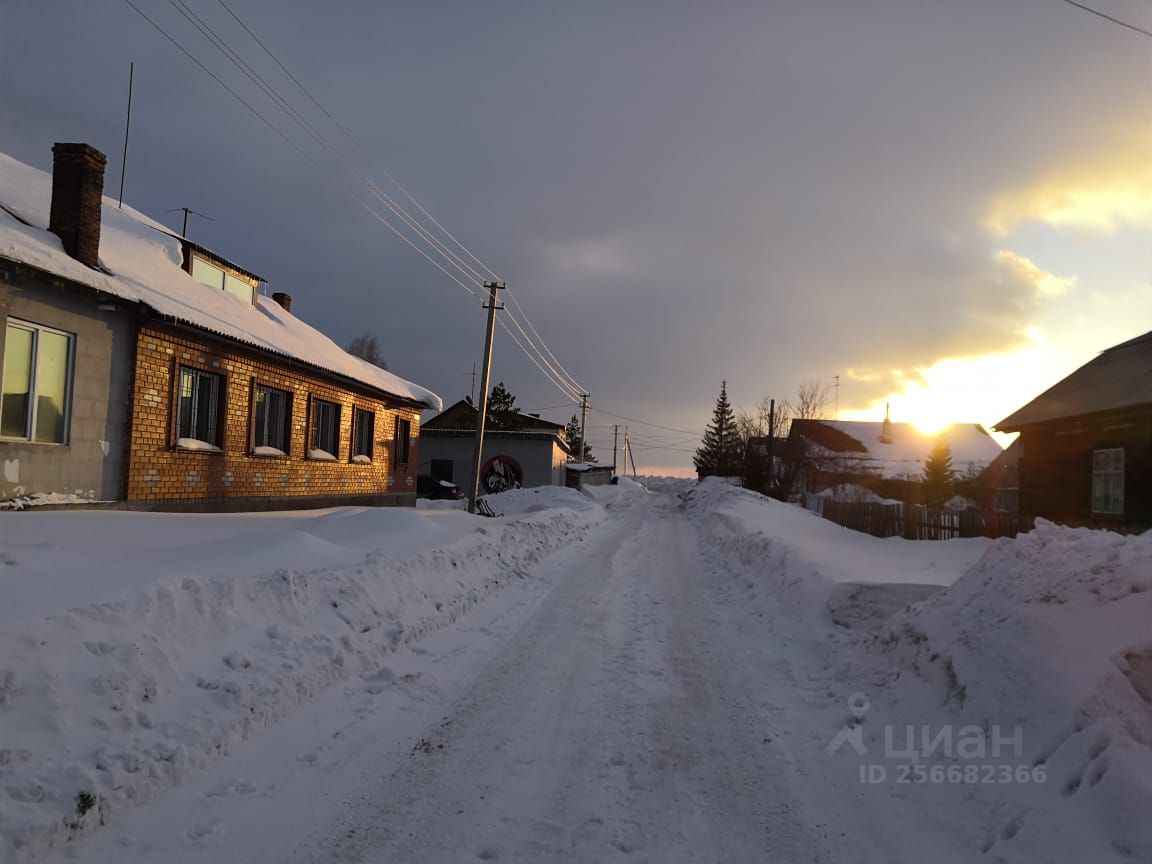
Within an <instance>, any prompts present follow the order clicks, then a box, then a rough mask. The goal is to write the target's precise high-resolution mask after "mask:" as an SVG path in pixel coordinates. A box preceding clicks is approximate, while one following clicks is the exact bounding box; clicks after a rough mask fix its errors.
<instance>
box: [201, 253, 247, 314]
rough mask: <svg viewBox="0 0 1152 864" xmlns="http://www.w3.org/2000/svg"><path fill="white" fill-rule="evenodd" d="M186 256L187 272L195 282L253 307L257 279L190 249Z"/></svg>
mask: <svg viewBox="0 0 1152 864" xmlns="http://www.w3.org/2000/svg"><path fill="white" fill-rule="evenodd" d="M187 255H188V260H189V265H190V266H189V268H188V269H189V272H190V273H191V274H192V278H193V279H195V280H196V281H197V282H199V283H200V284H202V285H207V286H208V287H209V288H217V289H219V290H221V291H227V292H228V293H229V294H234V295H235V296H237V297H239V298H240V299H241V300H244V301H245V302H246V303H251V304H253V305H255V303H256V295H257V294H258V293H259V291H260V280H259V279H257V278H255V277H253V276H251V275H249V274H247V273H245V272H243V271H242V270H239V269H236V268H233V267H229V266H228V265H227V264H224V263H222V262H219V261H213V260H211V259H210V258H208V257H207V256H205V255H202V254H201V253H200V252H198V251H195V250H192V249H189V250H188V252H187Z"/></svg>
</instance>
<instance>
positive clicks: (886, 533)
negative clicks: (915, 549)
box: [807, 499, 1033, 540]
mask: <svg viewBox="0 0 1152 864" xmlns="http://www.w3.org/2000/svg"><path fill="white" fill-rule="evenodd" d="M807 506H808V507H809V509H810V510H813V511H815V512H817V513H819V514H821V515H822V516H823V517H824V518H825V519H828V520H830V521H832V522H835V523H836V524H837V525H843V526H844V527H845V528H851V529H852V530H853V531H861V532H863V533H865V534H871V535H872V536H873V537H904V538H906V539H908V540H951V539H953V538H955V537H1015V536H1016V535H1017V534H1020V533H1023V532H1026V531H1030V530H1032V524H1033V520H1032V519H1031V518H1030V517H1026V516H1019V515H1017V514H1015V513H999V512H995V511H981V510H976V509H971V510H930V509H928V508H927V507H924V506H922V505H919V504H911V505H906V504H902V503H899V502H894V503H891V504H878V503H870V502H855V501H831V500H828V499H821V500H820V501H819V503H817V502H815V501H812V502H811V503H809V504H808V505H807Z"/></svg>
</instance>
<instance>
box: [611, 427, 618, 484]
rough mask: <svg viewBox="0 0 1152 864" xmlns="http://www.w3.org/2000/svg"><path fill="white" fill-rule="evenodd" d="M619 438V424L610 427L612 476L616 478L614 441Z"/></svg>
mask: <svg viewBox="0 0 1152 864" xmlns="http://www.w3.org/2000/svg"><path fill="white" fill-rule="evenodd" d="M619 437H620V424H619V423H614V424H613V425H612V476H616V439H617V438H619Z"/></svg>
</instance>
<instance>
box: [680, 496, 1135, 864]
mask: <svg viewBox="0 0 1152 864" xmlns="http://www.w3.org/2000/svg"><path fill="white" fill-rule="evenodd" d="M682 498H683V502H684V503H683V506H684V507H685V508H687V509H690V510H692V511H694V512H696V513H698V514H699V515H700V517H701V521H700V524H701V526H702V529H703V530H702V532H701V535H702V542H703V543H704V544H705V546H706V547H707V548H708V549H709V551H710V552H711V554H712V556H713V557H714V559H715V561H716V562H717V566H716V568H715V570H714V572H713V583H714V586H715V589H716V592H717V596H718V597H720V598H721V599H722V600H724V601H726V602H732V603H735V604H738V605H739V606H740V607H741V608H743V609H745V610H746V611H747V614H748V615H749V617H750V619H751V622H752V623H751V624H750V625H749V629H748V631H747V638H749V639H762V640H764V642H765V643H766V644H768V643H770V644H771V649H772V653H774V654H776V655H779V656H780V657H782V658H787V661H786V662H788V663H789V665H790V666H791V667H792V669H793V672H794V674H795V675H796V677H797V678H798V679H800V680H805V681H807V682H808V688H809V691H810V693H811V696H810V697H809V702H808V704H807V707H806V708H805V712H806V716H807V717H808V721H809V723H810V724H811V727H812V729H813V732H812V735H813V737H814V738H815V739H816V740H817V742H818V744H819V746H820V747H821V748H822V749H823V748H824V746H825V745H828V746H829V747H830V750H829V753H828V755H829V759H830V760H831V761H830V764H826V765H816V766H811V765H809V766H806V768H805V773H806V774H813V775H815V776H818V777H819V778H820V781H819V782H820V783H822V784H824V785H826V786H828V787H829V788H832V787H836V786H839V787H840V788H841V789H842V790H843V793H844V794H846V795H851V796H855V797H856V798H857V800H860V801H861V802H862V803H863V804H868V805H876V806H877V810H878V812H880V813H882V814H883V816H884V818H893V814H901V815H900V817H899V818H901V819H903V820H905V821H907V822H909V823H912V822H914V823H915V824H916V825H917V826H919V827H918V830H919V831H921V832H922V833H923V834H924V835H926V836H928V837H934V838H936V840H935V842H934V844H933V847H932V850H931V851H932V854H927V853H926V852H925V854H924V855H923V859H924V860H941V861H953V860H965V859H964V854H966V853H965V852H964V850H970V851H971V853H972V856H973V857H972V858H969V859H968V860H973V859H974V857H975V856H979V855H982V854H987V855H989V856H990V858H989V860H994V861H1020V862H1032V861H1054V862H1065V861H1067V862H1081V861H1092V862H1094V864H1095V862H1109V861H1115V862H1129V861H1152V821H1150V820H1149V819H1148V815H1149V814H1152V532H1149V533H1146V534H1144V535H1142V536H1121V535H1118V534H1114V533H1109V532H1105V531H1090V530H1087V529H1071V528H1064V527H1061V526H1057V525H1053V524H1051V523H1045V522H1041V523H1040V524H1038V525H1037V527H1036V529H1035V530H1034V531H1032V532H1030V533H1028V534H1025V535H1021V536H1020V537H1019V538H1017V539H1015V540H997V541H992V542H989V541H979V540H977V541H967V540H965V541H957V540H950V541H936V542H933V541H921V542H915V541H905V540H901V539H898V538H891V539H886V540H877V539H875V538H872V537H868V536H866V535H862V534H858V533H856V532H851V531H847V530H846V529H843V528H841V527H839V526H837V525H834V524H833V523H831V522H827V521H825V520H822V519H820V518H819V517H817V516H815V515H814V514H811V513H808V512H807V511H804V510H801V509H800V508H797V507H791V506H789V505H784V504H780V503H779V502H775V501H770V500H767V499H764V498H762V497H761V496H757V495H754V494H753V493H749V492H746V491H744V490H739V489H733V488H732V487H730V486H727V485H725V484H722V483H711V482H705V483H701V484H699V485H698V486H696V487H693V488H691V489H689V490H687V491H685V493H684V494H683V495H682ZM886 572H887V573H888V574H889V576H890V581H891V582H893V583H898V584H892V585H885V584H882V583H883V581H884V574H885V573H886ZM853 581H858V582H864V583H870V584H865V585H846V584H838V583H851V582H853ZM925 582H934V583H936V585H937V586H938V587H930V586H926V585H916V584H915V583H925ZM909 583H912V584H909ZM940 586H942V587H940ZM846 589H851V590H850V591H849V590H846ZM917 592H919V594H917ZM877 594H879V596H880V600H877V599H876V595H877ZM925 597H926V598H927V599H925ZM885 598H888V599H889V600H890V599H892V598H895V600H896V601H898V602H895V603H892V602H884V601H885ZM853 604H856V607H857V608H852V606H853ZM853 705H855V708H854V707H853ZM841 730H844V731H847V732H850V733H851V735H853V736H854V735H859V737H858V738H855V739H853V738H852V737H849V738H848V739H844V741H842V742H841V746H836V745H834V744H833V742H834V741H835V740H836V739H835V736H836V735H837V733H838V732H839V731H841ZM963 730H968V731H967V733H963ZM974 730H978V731H974ZM910 731H911V735H912V737H911V739H910V738H909V737H908V736H909V732H910ZM962 733H963V734H967V735H968V736H969V742H970V743H971V738H972V736H973V735H975V736H976V737H977V738H979V737H980V736H983V740H984V744H983V747H982V748H980V747H977V748H974V749H972V750H967V751H964V750H962V749H961V748H960V746H959V741H960V740H961V738H962V737H963V734H962ZM941 736H949V737H948V738H944V737H941ZM997 736H998V737H999V739H1000V740H1001V741H1002V743H1003V746H1002V747H999V749H998V750H997V748H996V747H994V746H993V744H994V742H995V741H996V740H997ZM851 740H857V741H859V742H860V744H861V746H862V748H864V749H865V750H866V751H867V752H866V753H858V752H854V750H853V748H852V747H851V746H848V744H847V743H845V742H848V741H851ZM946 740H948V741H950V742H951V743H950V744H945V743H944V742H945V741H946ZM932 742H935V745H933V743H932ZM1016 742H1019V743H1018V744H1017V743H1016ZM977 751H979V755H978V756H977V755H974V754H976V752H977ZM869 766H878V767H872V768H870V767H869ZM948 769H952V774H949V773H948ZM867 770H873V771H877V772H879V771H881V770H882V772H883V778H882V779H881V780H879V781H878V782H877V783H876V785H868V784H862V783H861V780H860V776H861V775H860V772H861V771H867ZM920 771H923V772H924V773H923V774H922V775H921V774H918V773H916V772H920ZM965 771H967V773H965ZM916 777H920V778H921V779H919V780H917V779H916ZM861 796H865V797H864V798H861ZM878 799H882V800H880V801H879V804H877V801H878Z"/></svg>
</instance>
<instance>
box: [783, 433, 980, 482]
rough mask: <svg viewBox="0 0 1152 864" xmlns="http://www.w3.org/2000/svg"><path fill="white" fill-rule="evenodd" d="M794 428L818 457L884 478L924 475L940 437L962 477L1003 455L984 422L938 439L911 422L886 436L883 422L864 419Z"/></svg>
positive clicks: (935, 435) (941, 434) (945, 434)
mask: <svg viewBox="0 0 1152 864" xmlns="http://www.w3.org/2000/svg"><path fill="white" fill-rule="evenodd" d="M793 425H794V426H796V427H797V431H798V433H799V434H801V435H803V436H804V437H805V438H806V439H807V440H808V442H809V447H810V448H815V450H816V455H826V456H829V457H833V458H836V459H839V460H848V461H851V462H852V467H853V468H854V469H858V470H863V471H867V472H870V473H878V474H880V475H882V476H884V477H902V476H907V475H912V476H919V475H920V474H921V473H923V470H924V463H925V462H926V461H927V459H928V456H929V454H931V452H932V448H933V446H935V444H936V441H937V440H939V439H940V438H943V439H944V440H945V441H947V442H948V446H949V448H950V449H951V451H952V468H953V469H954V470H956V471H958V472H960V473H965V472H966V471H968V470H969V469H975V470H982V469H983V468H985V467H986V466H987V465H989V464H990V463H991V462H992V461H993V460H994V459H995V458H996V457H997V456H999V455H1000V453H1001V452H1002V449H1001V447H1000V445H999V444H997V443H996V441H995V440H993V438H992V436H990V435H989V434H988V433H987V432H986V431H985V430H984V427H983V426H981V425H980V424H979V423H957V424H955V425H953V426H948V427H946V428H945V429H942V430H941V431H940V432H938V433H936V434H934V435H928V434H925V433H923V432H921V431H920V430H919V429H917V428H916V427H915V426H914V425H913V424H911V423H889V424H887V432H885V424H884V423H883V422H873V421H864V420H795V421H793ZM829 433H831V434H829ZM882 439H883V440H882Z"/></svg>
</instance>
